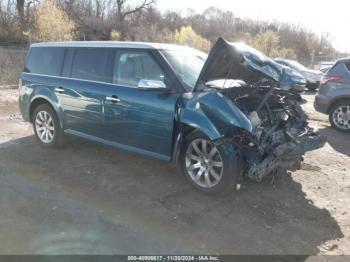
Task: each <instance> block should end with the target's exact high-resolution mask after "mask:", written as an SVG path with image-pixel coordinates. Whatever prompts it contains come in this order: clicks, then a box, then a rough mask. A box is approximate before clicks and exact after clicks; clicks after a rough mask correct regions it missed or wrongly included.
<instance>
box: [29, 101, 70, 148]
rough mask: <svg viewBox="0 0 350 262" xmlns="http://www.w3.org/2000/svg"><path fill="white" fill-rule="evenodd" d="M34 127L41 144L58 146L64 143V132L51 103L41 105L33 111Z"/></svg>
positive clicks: (52, 146)
mask: <svg viewBox="0 0 350 262" xmlns="http://www.w3.org/2000/svg"><path fill="white" fill-rule="evenodd" d="M32 119H33V129H34V133H35V136H36V138H37V139H38V141H39V143H40V145H42V146H44V147H51V148H57V147H61V146H62V145H63V142H64V140H63V134H62V128H61V125H60V122H59V120H58V117H57V115H56V112H55V111H54V110H53V108H52V107H51V106H50V105H49V104H41V105H39V106H38V107H37V108H36V109H35V110H34V113H33V118H32Z"/></svg>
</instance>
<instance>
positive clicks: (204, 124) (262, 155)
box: [19, 38, 325, 193]
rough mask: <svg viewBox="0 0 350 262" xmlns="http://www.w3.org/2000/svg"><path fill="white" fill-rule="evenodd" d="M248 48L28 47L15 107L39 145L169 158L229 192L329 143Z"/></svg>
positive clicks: (196, 182) (205, 186)
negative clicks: (82, 145)
mask: <svg viewBox="0 0 350 262" xmlns="http://www.w3.org/2000/svg"><path fill="white" fill-rule="evenodd" d="M251 50H252V49H251V48H249V47H248V46H245V45H242V44H230V43H228V42H226V41H225V40H223V39H221V38H219V40H218V41H217V42H216V44H215V45H214V47H213V48H212V50H211V52H210V54H209V56H208V57H207V56H206V54H204V53H202V52H199V51H197V50H194V49H190V48H187V47H181V46H174V45H165V44H154V43H132V42H67V43H39V44H33V45H32V46H31V48H30V51H29V53H28V56H27V61H26V65H25V70H24V72H23V73H22V75H21V82H22V84H21V85H20V98H19V104H20V109H21V112H22V115H23V118H24V119H25V120H27V121H30V122H32V123H33V128H34V132H35V135H36V137H37V139H38V141H39V143H40V144H41V145H43V146H45V147H54V146H58V145H60V144H61V143H62V142H63V140H64V138H65V136H66V135H74V136H78V137H81V138H85V139H89V140H92V141H95V142H99V143H102V144H106V145H110V146H113V147H116V148H121V149H125V150H128V151H131V152H135V153H139V154H143V155H147V156H151V157H155V158H158V159H162V160H166V161H173V162H174V163H175V164H176V165H177V166H178V167H179V168H180V169H181V170H182V173H183V174H184V175H185V177H186V178H187V179H188V181H189V182H190V183H191V184H192V185H193V186H194V187H196V188H197V189H199V190H201V191H202V192H207V193H220V192H227V191H228V190H229V189H230V188H232V186H235V185H239V184H240V183H241V179H242V177H243V176H246V177H249V178H251V179H254V180H256V181H261V180H262V179H263V178H264V177H266V176H269V175H272V174H276V173H277V172H285V171H286V170H294V169H297V168H298V167H299V165H300V162H301V160H302V155H303V154H304V153H305V152H306V151H309V150H313V149H316V148H319V147H321V146H323V144H324V142H325V141H324V138H323V137H322V136H320V135H319V134H317V133H315V132H314V131H313V130H312V128H310V127H308V124H307V121H306V116H305V114H304V112H303V111H302V109H301V107H300V105H299V101H300V100H301V97H300V95H298V94H294V93H291V92H289V91H285V90H281V89H278V88H275V87H276V86H277V85H278V83H279V80H280V74H279V72H278V70H276V68H275V67H272V66H271V65H270V64H269V61H266V60H265V58H264V57H263V56H259V53H254V52H251ZM213 82H216V83H213ZM218 82H221V84H218Z"/></svg>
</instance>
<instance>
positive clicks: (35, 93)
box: [19, 73, 64, 127]
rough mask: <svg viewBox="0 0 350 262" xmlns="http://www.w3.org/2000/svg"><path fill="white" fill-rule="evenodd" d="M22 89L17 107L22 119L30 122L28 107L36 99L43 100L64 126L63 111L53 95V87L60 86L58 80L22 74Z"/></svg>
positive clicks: (50, 77)
mask: <svg viewBox="0 0 350 262" xmlns="http://www.w3.org/2000/svg"><path fill="white" fill-rule="evenodd" d="M21 79H22V87H21V88H20V96H19V105H20V110H21V113H22V115H23V118H24V119H25V120H26V121H30V120H31V116H30V107H31V105H32V103H33V102H34V101H36V99H45V100H46V101H47V102H48V103H49V104H50V105H51V106H52V107H53V108H54V109H55V111H56V112H57V116H58V118H59V120H60V122H61V126H62V127H63V126H64V121H63V119H64V118H63V111H62V108H61V105H60V103H59V100H58V98H57V96H56V94H55V91H54V90H55V87H57V86H59V85H60V79H59V78H57V77H53V76H45V75H38V74H31V73H22V74H21Z"/></svg>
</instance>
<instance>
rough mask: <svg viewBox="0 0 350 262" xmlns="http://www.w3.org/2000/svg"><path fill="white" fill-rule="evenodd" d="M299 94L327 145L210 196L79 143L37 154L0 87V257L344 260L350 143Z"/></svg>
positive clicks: (138, 161) (139, 161)
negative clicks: (271, 175) (274, 175)
mask: <svg viewBox="0 0 350 262" xmlns="http://www.w3.org/2000/svg"><path fill="white" fill-rule="evenodd" d="M305 98H306V99H307V100H308V103H307V104H305V105H304V107H305V109H306V111H307V112H308V114H309V117H310V121H311V124H312V126H313V127H315V128H317V129H318V130H319V131H320V132H321V133H322V134H324V135H326V136H327V137H328V143H327V144H326V146H325V147H324V148H322V149H320V150H317V151H313V152H310V153H308V154H307V155H306V157H305V162H304V163H303V165H302V170H299V171H297V172H294V173H292V174H291V175H286V176H283V177H280V178H278V179H276V180H275V181H274V182H273V183H271V181H265V182H263V183H261V184H256V183H252V182H246V183H245V184H244V187H243V189H242V190H241V191H239V192H232V194H230V195H228V196H226V197H224V198H215V197H209V196H205V195H202V194H200V193H198V192H197V191H195V190H194V189H192V187H190V186H189V184H188V183H187V182H186V181H185V179H184V178H183V177H182V176H181V175H179V174H178V172H177V170H176V169H175V168H174V167H173V166H171V165H170V164H168V163H164V162H161V161H157V160H153V159H149V158H146V157H142V156H137V155H133V154H129V153H126V152H122V151H118V150H115V149H112V148H108V147H104V146H101V145H96V144H92V143H89V142H84V141H80V140H76V139H74V140H71V142H70V143H69V145H68V146H67V147H65V148H63V149H57V150H52V149H44V148H41V147H40V146H39V145H38V143H36V141H35V138H34V136H33V132H32V128H31V126H30V125H29V124H27V123H24V122H22V120H21V117H20V114H19V113H18V107H17V91H16V90H0V207H1V212H0V254H134V253H137V254H169V253H192V254H193V253H198V254H200V253H206V254H207V253H211V254H302V255H316V254H348V255H350V172H349V171H350V139H349V138H350V135H346V134H342V133H339V132H337V131H335V130H333V129H332V128H331V127H330V125H329V123H328V120H327V117H326V116H325V115H322V114H319V113H317V112H315V111H314V109H313V105H312V102H313V95H312V94H308V95H305Z"/></svg>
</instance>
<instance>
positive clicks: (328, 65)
mask: <svg viewBox="0 0 350 262" xmlns="http://www.w3.org/2000/svg"><path fill="white" fill-rule="evenodd" d="M334 64H335V61H321V62H320V71H321V72H322V73H326V72H327V71H328V69H330V68H331V67H332V66H333V65H334Z"/></svg>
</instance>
